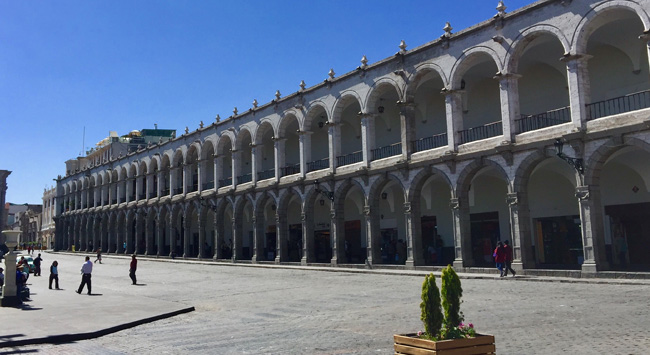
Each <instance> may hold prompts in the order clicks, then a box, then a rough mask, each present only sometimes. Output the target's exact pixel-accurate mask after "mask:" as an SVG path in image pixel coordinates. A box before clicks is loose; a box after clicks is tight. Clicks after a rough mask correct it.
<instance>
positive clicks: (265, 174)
mask: <svg viewBox="0 0 650 355" xmlns="http://www.w3.org/2000/svg"><path fill="white" fill-rule="evenodd" d="M273 177H275V169H269V170H264V171H260V172H259V173H257V180H266V179H270V178H273Z"/></svg>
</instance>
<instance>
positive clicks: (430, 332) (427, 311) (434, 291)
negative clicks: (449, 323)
mask: <svg viewBox="0 0 650 355" xmlns="http://www.w3.org/2000/svg"><path fill="white" fill-rule="evenodd" d="M420 311H421V313H420V320H422V322H423V323H424V331H425V332H426V334H427V336H428V337H430V338H437V337H438V335H439V334H440V328H441V327H442V322H443V318H442V308H441V307H440V291H439V290H438V286H436V277H435V275H434V274H429V275H427V276H426V277H425V278H424V282H423V283H422V303H420Z"/></svg>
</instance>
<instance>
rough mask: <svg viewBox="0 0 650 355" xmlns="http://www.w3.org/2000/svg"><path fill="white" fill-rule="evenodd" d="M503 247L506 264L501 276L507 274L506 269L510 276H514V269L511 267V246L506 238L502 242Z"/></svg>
mask: <svg viewBox="0 0 650 355" xmlns="http://www.w3.org/2000/svg"><path fill="white" fill-rule="evenodd" d="M503 249H504V251H505V253H506V261H505V263H506V265H505V268H504V269H503V270H504V273H503V276H508V270H510V272H511V273H512V277H515V275H516V274H517V273H516V272H515V270H513V269H512V248H511V247H510V243H509V242H508V241H507V240H506V241H504V242H503Z"/></svg>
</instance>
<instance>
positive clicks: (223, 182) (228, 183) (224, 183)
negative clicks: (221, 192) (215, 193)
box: [219, 177, 232, 187]
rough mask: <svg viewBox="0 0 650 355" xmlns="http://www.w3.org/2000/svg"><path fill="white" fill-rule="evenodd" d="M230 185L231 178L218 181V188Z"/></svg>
mask: <svg viewBox="0 0 650 355" xmlns="http://www.w3.org/2000/svg"><path fill="white" fill-rule="evenodd" d="M230 185H232V178H231V177H229V178H225V179H220V180H219V187H224V186H230Z"/></svg>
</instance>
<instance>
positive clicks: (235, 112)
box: [232, 106, 238, 116]
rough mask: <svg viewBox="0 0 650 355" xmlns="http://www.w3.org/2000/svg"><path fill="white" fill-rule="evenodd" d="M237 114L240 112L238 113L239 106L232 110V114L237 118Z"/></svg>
mask: <svg viewBox="0 0 650 355" xmlns="http://www.w3.org/2000/svg"><path fill="white" fill-rule="evenodd" d="M237 112H238V111H237V106H235V108H234V109H233V110H232V113H234V114H235V116H237Z"/></svg>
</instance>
